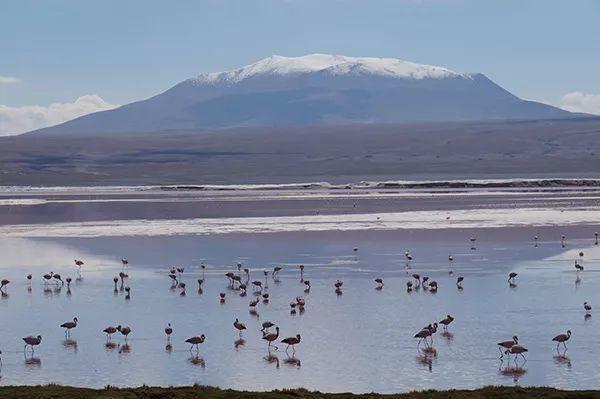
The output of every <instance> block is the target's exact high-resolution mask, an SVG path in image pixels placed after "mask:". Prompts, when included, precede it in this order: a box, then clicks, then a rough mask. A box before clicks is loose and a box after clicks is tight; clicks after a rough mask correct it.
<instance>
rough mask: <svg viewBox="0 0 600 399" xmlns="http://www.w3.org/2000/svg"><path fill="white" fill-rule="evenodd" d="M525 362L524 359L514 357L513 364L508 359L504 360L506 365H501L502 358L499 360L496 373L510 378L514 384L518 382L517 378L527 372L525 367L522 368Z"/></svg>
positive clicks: (502, 362)
mask: <svg viewBox="0 0 600 399" xmlns="http://www.w3.org/2000/svg"><path fill="white" fill-rule="evenodd" d="M525 363H527V360H526V359H523V360H521V361H520V363H519V360H517V358H515V360H514V366H513V363H512V362H511V361H510V359H508V360H507V361H506V367H503V364H504V360H500V366H499V367H498V373H499V374H500V375H501V376H504V377H509V378H512V380H513V382H514V383H515V384H516V383H518V382H519V379H520V378H521V377H523V376H524V375H525V374H527V369H525V368H524V366H525Z"/></svg>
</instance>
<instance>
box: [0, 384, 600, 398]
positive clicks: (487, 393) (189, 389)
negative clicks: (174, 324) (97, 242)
mask: <svg viewBox="0 0 600 399" xmlns="http://www.w3.org/2000/svg"><path fill="white" fill-rule="evenodd" d="M0 395H1V396H2V397H3V398H7V399H32V398H37V399H42V398H44V399H45V398H48V399H49V398H52V399H60V398H73V397H78V398H80V399H88V398H89V399H92V398H113V399H120V398H127V399H134V398H171V399H184V398H185V399H188V398H196V397H201V398H223V399H237V398H269V399H280V398H281V399H283V398H286V399H287V398H324V399H343V398H349V399H350V398H373V399H375V398H402V399H424V398H428V399H438V398H439V399H442V398H444V399H454V398H456V399H459V398H460V399H479V398H498V399H500V398H503V399H504V398H510V397H515V398H600V390H573V391H571V390H561V389H555V388H549V387H498V386H486V387H483V388H479V389H474V390H444V391H438V390H425V391H414V392H407V393H396V394H379V393H361V394H353V393H349V392H340V393H323V392H319V391H309V390H306V389H302V388H300V389H289V390H287V389H286V390H273V391H238V390H232V389H220V388H215V387H209V386H200V385H193V386H186V387H168V388H167V387H147V386H141V387H136V388H116V387H111V386H107V387H105V388H104V389H91V388H77V387H70V386H61V385H53V384H50V385H43V386H1V387H0Z"/></svg>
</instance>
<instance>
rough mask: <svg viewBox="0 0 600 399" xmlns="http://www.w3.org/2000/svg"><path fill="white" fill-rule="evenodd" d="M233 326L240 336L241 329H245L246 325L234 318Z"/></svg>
mask: <svg viewBox="0 0 600 399" xmlns="http://www.w3.org/2000/svg"><path fill="white" fill-rule="evenodd" d="M233 326H234V327H235V328H236V329H237V330H238V332H239V334H240V338H241V337H242V331H243V330H245V329H246V325H245V324H244V323H242V322H241V321H239V319H235V321H234V322H233Z"/></svg>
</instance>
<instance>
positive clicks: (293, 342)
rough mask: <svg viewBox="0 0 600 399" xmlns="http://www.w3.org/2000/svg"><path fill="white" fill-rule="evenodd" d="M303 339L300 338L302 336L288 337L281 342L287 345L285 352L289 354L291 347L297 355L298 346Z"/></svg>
mask: <svg viewBox="0 0 600 399" xmlns="http://www.w3.org/2000/svg"><path fill="white" fill-rule="evenodd" d="M301 339H302V338H301V337H300V334H296V336H295V337H287V338H284V339H282V340H281V342H282V343H284V344H286V345H287V346H286V348H285V352H286V353H287V351H288V349H289V348H290V346H291V347H292V351H293V353H296V345H298V344H299V343H300V340H301Z"/></svg>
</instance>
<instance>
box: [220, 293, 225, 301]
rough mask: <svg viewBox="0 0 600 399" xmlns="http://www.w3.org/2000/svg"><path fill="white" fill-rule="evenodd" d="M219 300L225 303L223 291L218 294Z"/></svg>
mask: <svg viewBox="0 0 600 399" xmlns="http://www.w3.org/2000/svg"><path fill="white" fill-rule="evenodd" d="M219 300H220V301H221V303H225V293H224V292H221V293H220V294H219Z"/></svg>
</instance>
